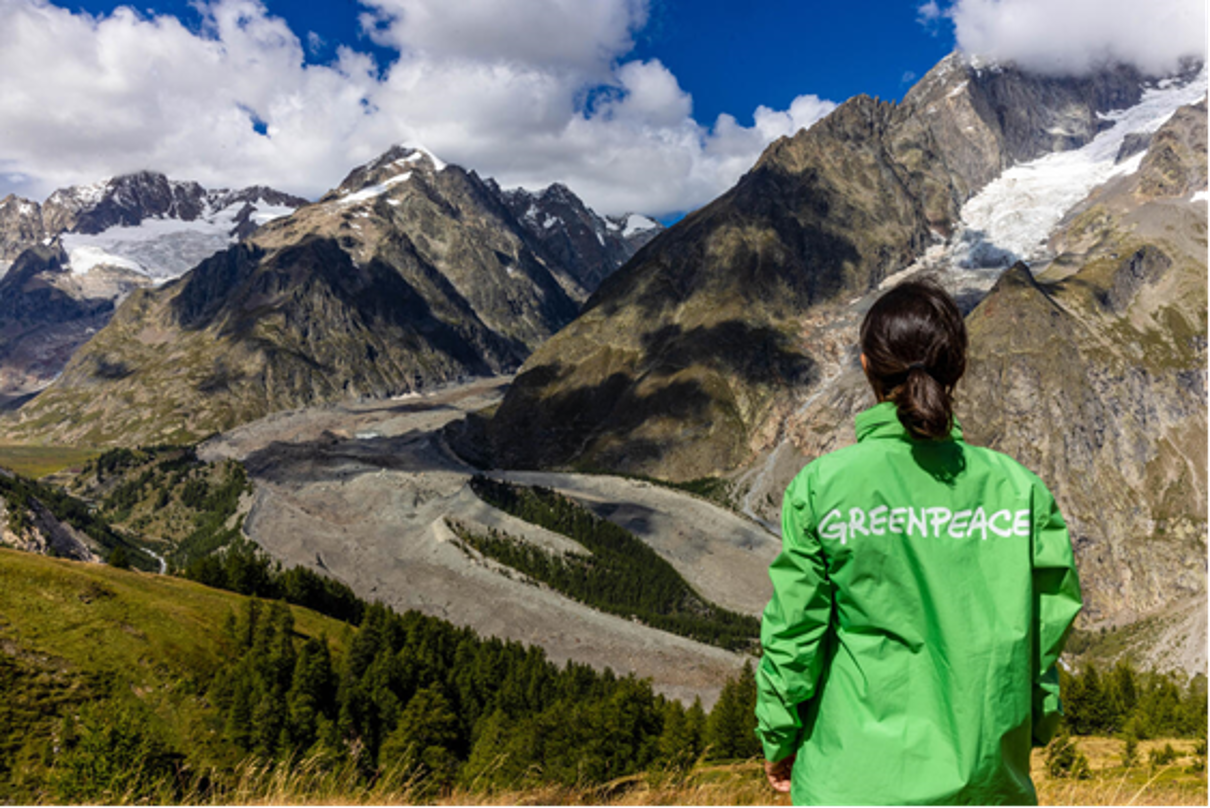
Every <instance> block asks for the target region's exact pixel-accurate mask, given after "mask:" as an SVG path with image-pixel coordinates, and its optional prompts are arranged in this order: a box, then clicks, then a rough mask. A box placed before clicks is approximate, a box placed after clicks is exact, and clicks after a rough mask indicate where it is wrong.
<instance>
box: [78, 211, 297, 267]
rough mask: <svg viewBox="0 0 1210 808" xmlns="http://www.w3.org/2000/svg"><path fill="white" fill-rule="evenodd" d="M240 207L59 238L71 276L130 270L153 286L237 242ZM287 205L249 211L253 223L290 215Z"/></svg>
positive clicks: (154, 219) (153, 218)
mask: <svg viewBox="0 0 1210 808" xmlns="http://www.w3.org/2000/svg"><path fill="white" fill-rule="evenodd" d="M245 204H246V203H244V202H233V203H231V204H230V205H227V206H226V207H224V208H219V209H218V210H214V209H210V208H207V210H206V211H205V212H204V213H203V215H202V216H200V217H198V218H196V219H193V220H191V221H185V220H183V219H165V218H155V217H149V218H146V219H144V220H143V221H142V222H141V223H139V224H137V225H135V226H133V227H111V228H109V229H108V230H104V231H102V232H100V233H94V234H84V233H64V234H63V235H62V236H61V240H62V243H63V249H64V250H66V252H67V256H68V261H69V263H70V264H71V271H72V272H73V273H75V274H78V275H83V274H87V273H88V272H89V271H91V270H92V269H93V268H94V267H98V266H112V267H121V268H123V269H129V270H132V271H134V272H138V273H139V274H141V275H145V276H147V277H149V278H151V279H152V280H155V281H165V280H169V279H171V278H176V277H178V276H180V275H182V274H184V273H185V272H187V271H188V270H190V269H192V268H193V267H195V266H197V265H198V264H199V263H200V262H202V261H204V260H205V259H207V258H209V257H210V256H211V255H214V254H215V253H216V252H219V251H220V250H225V249H226V248H227V247H228V246H230V245H231V244H232V243H233V242H235V241H236V240H237V236H236V235H235V234H234V232H233V231H234V230H235V229H236V227H237V219H238V218H239V216H240V213H241V212H242V211H243V210H244V206H245ZM293 212H294V209H293V208H291V207H288V206H284V205H282V206H277V205H265V206H264V207H256V208H254V209H253V210H252V211H251V214H250V219H251V221H252V222H253V223H254V224H256V225H257V226H260V225H262V224H264V223H265V222H269V221H272V220H274V219H278V218H281V217H282V216H289V215H290V214H291V213H293Z"/></svg>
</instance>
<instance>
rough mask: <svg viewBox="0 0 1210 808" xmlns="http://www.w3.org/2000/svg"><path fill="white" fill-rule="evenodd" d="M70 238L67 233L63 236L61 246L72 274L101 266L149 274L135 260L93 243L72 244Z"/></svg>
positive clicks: (85, 272)
mask: <svg viewBox="0 0 1210 808" xmlns="http://www.w3.org/2000/svg"><path fill="white" fill-rule="evenodd" d="M123 229H132V228H123ZM70 238H71V237H70V236H67V235H65V236H64V237H63V246H64V248H65V249H66V250H67V258H68V262H69V263H70V264H71V271H72V273H73V274H76V275H85V274H87V273H88V272H90V271H91V270H93V269H95V268H96V267H101V266H108V267H117V268H119V269H129V270H132V271H134V272H138V273H139V274H140V275H148V274H150V273H148V272H147V271H146V270H145V269H143V266H142V265H141V264H139V263H138V262H136V261H132V260H130V259H129V258H124V257H123V256H120V255H114V254H113V253H110V252H106V251H105V249H104V248H102V247H99V246H96V245H93V244H72V242H71V241H69V239H70Z"/></svg>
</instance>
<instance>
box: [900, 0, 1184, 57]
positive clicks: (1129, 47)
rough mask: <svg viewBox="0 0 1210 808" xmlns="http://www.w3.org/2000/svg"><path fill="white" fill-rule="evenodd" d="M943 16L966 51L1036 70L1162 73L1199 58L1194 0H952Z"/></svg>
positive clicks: (923, 15) (922, 11)
mask: <svg viewBox="0 0 1210 808" xmlns="http://www.w3.org/2000/svg"><path fill="white" fill-rule="evenodd" d="M929 5H935V3H929V4H926V5H925V6H922V7H921V8H920V13H921V17H922V18H924V17H925V16H926V12H925V8H926V7H927V6H929ZM937 11H940V9H937ZM944 14H945V16H947V17H949V18H950V19H951V20H952V21H953V23H954V32H955V36H956V38H957V41H958V45H959V47H961V48H962V49H963V50H965V51H967V52H968V53H975V54H979V55H981V56H986V57H989V58H992V59H996V60H999V61H1013V62H1016V63H1017V64H1018V65H1020V66H1021V67H1023V68H1026V69H1032V70H1037V71H1040V72H1044V73H1051V74H1058V75H1071V74H1080V73H1085V72H1088V71H1089V70H1092V69H1094V68H1096V67H1098V66H1100V65H1103V64H1105V63H1109V62H1124V63H1127V64H1132V65H1134V66H1135V67H1137V68H1139V69H1140V70H1142V71H1143V72H1145V73H1149V74H1153V75H1163V74H1166V73H1171V72H1174V71H1175V70H1176V69H1177V67H1178V65H1179V62H1180V59H1181V58H1182V57H1187V56H1192V57H1195V58H1198V59H1203V60H1204V59H1205V58H1206V5H1205V3H1203V2H1201V0H1146V2H1142V1H1141V0H955V2H954V3H952V5H950V7H949V8H947V9H946V10H945V11H944Z"/></svg>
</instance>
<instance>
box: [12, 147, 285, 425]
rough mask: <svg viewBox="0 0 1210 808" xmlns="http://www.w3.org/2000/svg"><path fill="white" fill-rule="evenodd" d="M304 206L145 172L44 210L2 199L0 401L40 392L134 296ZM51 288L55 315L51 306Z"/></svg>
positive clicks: (64, 194)
mask: <svg viewBox="0 0 1210 808" xmlns="http://www.w3.org/2000/svg"><path fill="white" fill-rule="evenodd" d="M305 204H307V201H306V200H305V199H301V198H299V197H295V196H290V195H288V194H283V193H281V192H280V191H275V190H273V189H271V188H264V187H260V186H254V187H251V188H244V189H242V190H238V191H229V190H226V189H219V190H206V189H205V188H203V187H202V186H200V185H198V184H197V183H196V182H179V181H176V180H170V179H168V178H167V177H165V176H164V175H163V174H156V173H153V172H148V171H144V172H140V173H137V174H128V175H125V176H121V177H114V178H113V179H110V180H106V181H103V182H98V183H94V184H92V185H81V186H72V187H70V188H63V189H60V190H58V191H55V192H54V193H53V194H51V195H50V197H49V198H48V199H47V200H46V202H45V203H44V204H41V205H39V204H38V203H37V202H32V201H29V200H25V199H19V198H17V197H14V196H12V195H11V194H10V195H9V196H8V197H6V198H5V199H4V200H3V201H0V271H3V270H7V272H4V273H3V275H0V301H3V302H0V400H5V399H9V400H13V399H15V400H16V401H21V400H23V399H24V398H26V397H28V396H29V395H31V394H32V393H34V392H37V391H38V390H40V389H42V388H43V387H45V386H46V385H47V384H48V383H49V382H50V381H51V380H52V379H53V378H55V377H56V376H57V375H58V374H59V373H60V372H61V371H62V370H63V367H64V365H65V364H66V363H67V360H68V359H69V358H70V356H71V354H72V352H73V351H74V350H75V349H76V348H77V347H78V346H79V345H80V344H81V343H83V342H84V341H85V339H87V337H88V336H89V335H90V334H92V333H94V332H96V331H97V330H99V329H100V328H101V327H103V326H104V325H105V323H106V322H108V315H109V314H110V313H112V311H113V310H114V308H116V306H117V304H119V303H120V302H121V301H122V300H123V299H125V297H126V296H127V295H128V294H130V292H131V291H132V290H134V289H136V288H140V287H144V286H150V285H153V284H155V283H160V282H163V281H164V280H166V279H169V278H173V277H176V276H178V275H180V274H182V273H183V272H185V271H186V270H188V269H189V268H191V267H193V266H194V265H196V264H197V263H198V262H199V261H201V260H203V259H204V258H208V257H209V256H211V255H213V254H214V253H215V252H218V251H220V250H223V249H225V248H226V247H228V246H229V245H230V244H231V243H232V242H233V241H236V240H238V239H240V238H243V237H244V236H247V235H249V234H250V233H251V232H253V231H254V230H255V229H256V228H257V227H258V226H259V225H260V224H263V223H264V222H266V221H269V220H270V219H273V218H275V217H278V216H284V215H286V214H288V213H290V212H292V211H293V210H294V209H295V208H297V207H299V206H301V205H305ZM52 255H53V260H52V259H51V258H50V256H52ZM35 265H36V266H38V267H40V269H38V270H36V271H32V272H31V269H30V268H31V267H32V266H35ZM17 275H20V277H16V276H17ZM50 289H54V290H57V291H56V292H55V293H54V295H53V297H55V299H57V300H60V301H61V302H62V305H60V306H58V308H54V307H51V308H48V307H47V306H48V297H47V295H49V294H50V292H49V291H48V290H50ZM27 292H28V293H29V294H31V295H33V297H32V298H31V299H30V300H26V301H22V300H19V299H18V298H20V297H22V296H24V295H25V294H26V293H27ZM67 299H70V300H71V301H74V303H68V302H66V301H67ZM16 309H20V310H21V311H20V314H19V316H18V315H17V314H16V313H15V310H16ZM81 311H85V312H89V313H90V314H89V316H83V315H81V314H80V313H79V312H81Z"/></svg>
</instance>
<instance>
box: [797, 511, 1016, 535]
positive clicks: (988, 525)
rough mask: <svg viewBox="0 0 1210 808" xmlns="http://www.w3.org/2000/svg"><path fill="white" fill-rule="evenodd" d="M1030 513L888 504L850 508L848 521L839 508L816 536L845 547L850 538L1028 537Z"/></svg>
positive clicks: (829, 513)
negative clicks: (872, 507)
mask: <svg viewBox="0 0 1210 808" xmlns="http://www.w3.org/2000/svg"><path fill="white" fill-rule="evenodd" d="M1029 530H1030V524H1029V510H1028V509H1026V510H1019V511H1010V510H999V511H996V512H995V513H992V514H990V515H989V514H988V513H987V511H985V510H983V507H982V506H979V507H977V508H975V509H974V510H971V509H969V508H968V509H964V510H961V511H957V512H953V511H951V510H950V509H949V508H943V507H941V506H937V507H932V508H916V507H896V508H890V507H889V506H887V505H879V506H878V507H876V508H874V509H872V510H869V511H865V510H863V509H861V508H850V509H849V513H848V518H847V519H846V518H845V514H844V513H843V512H842V511H841V510H840V509H839V508H833V509H832V510H831V511H828V514H827V515H826V516H825V517H824V518H823V521H822V522H820V523H819V527H818V528H816V533H817V534H818V535H819V538H820V539H827V540H829V541H839V542H840V543H841V544H847V543H848V540H849V539H850V538H856V537H857V535H858V534H860V535H862V536H870V535H874V536H883V535H887V534H890V535H892V536H895V535H899V536H913V535H920V536H921V537H924V538H930V537H931V538H934V539H939V538H942V537H944V536H948V537H949V538H951V539H970V538H974V537H976V536H977V537H978V538H979V540H980V541H987V537H988V533H989V532H990V533H991V534H992V535H993V536H1000V537H1003V538H1008V537H1009V536H1028V535H1029Z"/></svg>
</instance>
